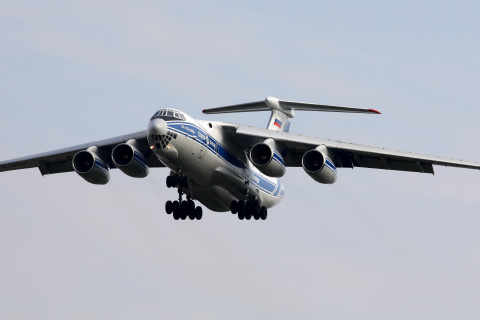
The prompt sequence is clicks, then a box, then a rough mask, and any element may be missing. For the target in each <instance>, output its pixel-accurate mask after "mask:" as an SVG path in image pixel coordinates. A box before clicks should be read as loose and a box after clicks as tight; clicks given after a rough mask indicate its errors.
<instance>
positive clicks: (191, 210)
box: [187, 200, 196, 220]
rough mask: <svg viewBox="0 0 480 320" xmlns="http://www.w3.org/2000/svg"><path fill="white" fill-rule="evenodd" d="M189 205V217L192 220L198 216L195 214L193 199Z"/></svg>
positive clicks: (189, 201)
mask: <svg viewBox="0 0 480 320" xmlns="http://www.w3.org/2000/svg"><path fill="white" fill-rule="evenodd" d="M187 207H188V218H190V220H194V219H195V217H196V216H195V203H194V202H193V201H192V200H188V202H187Z"/></svg>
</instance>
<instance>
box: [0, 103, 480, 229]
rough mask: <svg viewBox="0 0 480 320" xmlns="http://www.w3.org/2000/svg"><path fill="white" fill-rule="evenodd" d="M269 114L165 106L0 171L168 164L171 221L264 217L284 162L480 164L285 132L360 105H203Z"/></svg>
mask: <svg viewBox="0 0 480 320" xmlns="http://www.w3.org/2000/svg"><path fill="white" fill-rule="evenodd" d="M256 111H270V112H271V115H270V120H269V121H268V125H267V128H266V129H262V128H258V127H251V126H247V125H240V124H232V123H225V122H218V121H205V120H196V119H193V118H192V117H191V116H189V115H187V114H186V113H184V112H182V111H179V110H176V109H171V108H166V109H161V110H159V111H157V112H155V114H154V115H153V116H152V117H151V118H150V120H149V122H148V127H147V130H143V131H139V132H135V133H131V134H126V135H122V136H118V137H114V138H110V139H106V140H100V141H95V142H90V143H86V144H81V145H77V146H73V147H68V148H64V149H59V150H54V151H50V152H46V153H41V154H36V155H31V156H27V157H23V158H17V159H12V160H8V161H2V162H0V172H3V171H10V170H17V169H26V168H35V167H37V168H38V169H39V170H40V173H41V174H42V175H49V174H55V173H63V172H71V171H75V172H76V173H77V174H78V175H80V176H81V177H82V178H83V179H85V180H86V181H88V182H90V183H92V184H98V185H104V184H106V183H108V182H109V180H110V169H115V168H117V169H119V170H120V171H122V172H123V173H125V174H127V175H129V176H130V177H133V178H144V177H146V176H147V175H148V174H149V168H157V167H167V168H169V169H170V173H169V174H168V175H167V177H166V185H167V187H168V188H174V189H177V191H178V200H177V199H174V200H173V201H171V200H169V201H167V202H166V203H165V211H166V213H167V214H172V216H173V218H174V219H175V220H179V219H181V220H185V219H187V218H189V219H190V220H195V219H197V220H200V219H202V216H203V209H202V207H201V206H196V205H195V201H198V202H200V203H201V204H203V205H204V206H205V207H207V208H208V209H210V210H211V211H218V212H228V211H230V212H232V213H233V214H237V216H238V218H239V219H240V220H244V219H245V220H250V219H252V218H253V219H255V220H265V219H266V218H267V215H268V209H270V208H272V207H274V206H275V205H277V204H278V203H280V201H281V200H282V199H283V198H284V197H285V188H284V186H283V184H282V182H281V181H280V179H279V178H281V177H282V176H283V175H284V174H285V172H286V168H287V167H303V169H304V170H305V172H306V174H307V175H309V176H310V177H311V178H312V179H314V180H315V181H317V182H319V183H322V184H333V183H335V181H336V180H337V175H338V173H337V168H356V167H363V168H373V169H384V170H399V171H410V172H419V173H430V174H433V173H434V170H433V165H442V166H449V167H460V168H468V169H480V163H476V162H468V161H462V160H453V159H449V158H440V157H434V156H428V155H422V154H415V153H410V152H403V151H397V150H390V149H385V148H378V147H369V146H363V145H359V144H352V143H346V142H341V141H333V140H327V139H321V138H315V137H308V136H303V135H299V134H295V133H290V132H289V131H290V123H291V122H290V121H291V119H293V118H294V115H295V114H294V111H323V112H348V113H364V114H380V112H378V111H376V110H373V109H360V108H350V107H342V106H331V105H323V104H315V103H303V102H295V101H286V100H280V99H277V98H274V97H267V98H266V99H265V100H262V101H256V102H250V103H243V104H236V105H230V106H225V107H219V108H211V109H205V110H203V113H204V114H218V113H233V112H256Z"/></svg>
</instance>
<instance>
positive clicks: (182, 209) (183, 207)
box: [180, 201, 188, 220]
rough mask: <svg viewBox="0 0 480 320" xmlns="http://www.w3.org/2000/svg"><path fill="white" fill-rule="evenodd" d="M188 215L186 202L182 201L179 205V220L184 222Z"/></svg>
mask: <svg viewBox="0 0 480 320" xmlns="http://www.w3.org/2000/svg"><path fill="white" fill-rule="evenodd" d="M187 215H188V202H187V201H182V203H181V204H180V219H182V220H185V219H187Z"/></svg>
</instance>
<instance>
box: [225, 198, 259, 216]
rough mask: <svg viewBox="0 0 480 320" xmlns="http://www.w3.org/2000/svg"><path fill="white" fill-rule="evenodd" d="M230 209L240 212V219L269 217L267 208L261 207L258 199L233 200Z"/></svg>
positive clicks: (233, 211)
mask: <svg viewBox="0 0 480 320" xmlns="http://www.w3.org/2000/svg"><path fill="white" fill-rule="evenodd" d="M230 211H231V212H232V213H233V214H235V213H237V214H238V219H240V220H243V219H247V220H250V219H251V218H252V217H253V219H255V220H258V219H262V220H265V219H267V208H266V207H260V204H259V202H258V201H257V200H244V201H235V200H234V201H232V203H231V204H230Z"/></svg>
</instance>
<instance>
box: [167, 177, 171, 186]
mask: <svg viewBox="0 0 480 320" xmlns="http://www.w3.org/2000/svg"><path fill="white" fill-rule="evenodd" d="M171 187H172V177H171V176H167V188H171Z"/></svg>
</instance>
